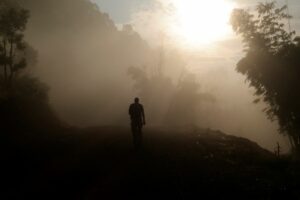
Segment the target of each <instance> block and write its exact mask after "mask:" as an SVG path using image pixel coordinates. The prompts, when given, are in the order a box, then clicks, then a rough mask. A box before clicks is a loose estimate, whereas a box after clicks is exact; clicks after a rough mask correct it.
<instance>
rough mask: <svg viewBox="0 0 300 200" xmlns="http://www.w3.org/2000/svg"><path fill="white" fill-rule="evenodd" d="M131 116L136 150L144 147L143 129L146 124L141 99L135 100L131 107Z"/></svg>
mask: <svg viewBox="0 0 300 200" xmlns="http://www.w3.org/2000/svg"><path fill="white" fill-rule="evenodd" d="M129 115H130V119H131V131H132V134H133V145H134V148H135V149H139V148H140V147H141V145H142V128H143V125H145V124H146V120H145V112H144V107H143V105H142V104H140V103H139V98H135V99H134V103H133V104H131V105H130V107H129Z"/></svg>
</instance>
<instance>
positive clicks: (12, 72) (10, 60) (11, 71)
mask: <svg viewBox="0 0 300 200" xmlns="http://www.w3.org/2000/svg"><path fill="white" fill-rule="evenodd" d="M13 53H14V43H13V39H11V40H10V50H9V69H10V74H9V79H8V84H9V86H11V85H12V80H13V77H14V54H13Z"/></svg>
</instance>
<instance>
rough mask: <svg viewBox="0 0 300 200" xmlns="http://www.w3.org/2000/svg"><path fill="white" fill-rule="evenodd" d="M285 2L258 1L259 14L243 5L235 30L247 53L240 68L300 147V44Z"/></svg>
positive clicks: (236, 12)
mask: <svg viewBox="0 0 300 200" xmlns="http://www.w3.org/2000/svg"><path fill="white" fill-rule="evenodd" d="M286 9H287V7H286V6H283V7H281V8H277V7H276V3H275V2H271V3H259V4H258V6H257V7H256V14H252V13H251V12H249V11H246V10H243V9H236V10H234V11H233V13H232V17H231V24H232V27H233V30H234V31H235V32H236V33H237V34H238V35H240V36H242V38H243V43H244V45H245V49H244V50H245V53H246V55H245V56H244V58H242V59H241V60H240V61H239V62H238V64H237V71H238V72H240V73H242V74H244V75H246V77H247V80H248V81H249V83H250V86H252V87H254V88H255V89H256V93H255V95H256V96H258V99H257V100H256V101H255V102H259V101H260V100H263V101H264V102H266V103H267V105H268V107H267V108H266V109H265V110H264V111H265V112H266V114H267V115H268V117H269V118H270V119H271V120H278V122H279V125H280V131H281V132H282V133H287V134H288V136H289V138H290V139H291V143H292V145H293V147H294V149H300V94H299V87H300V81H299V77H300V76H299V75H300V68H299V67H300V57H299V55H300V45H299V39H298V38H297V37H296V38H295V37H294V35H295V32H294V31H287V30H286V29H285V20H288V19H290V18H291V17H290V16H289V15H288V14H286V12H285V11H286Z"/></svg>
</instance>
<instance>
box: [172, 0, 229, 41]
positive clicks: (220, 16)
mask: <svg viewBox="0 0 300 200" xmlns="http://www.w3.org/2000/svg"><path fill="white" fill-rule="evenodd" d="M171 5H172V10H173V12H172V15H173V16H172V22H171V23H170V24H169V28H170V29H169V31H170V34H171V36H173V37H174V39H176V40H177V41H178V39H179V40H180V41H182V42H183V44H184V45H188V46H192V47H199V46H204V45H207V44H211V43H213V42H216V41H218V40H222V39H224V38H225V37H226V36H228V35H229V34H230V32H231V28H230V26H229V18H230V13H231V11H232V9H233V8H234V5H233V3H231V2H228V0H171Z"/></svg>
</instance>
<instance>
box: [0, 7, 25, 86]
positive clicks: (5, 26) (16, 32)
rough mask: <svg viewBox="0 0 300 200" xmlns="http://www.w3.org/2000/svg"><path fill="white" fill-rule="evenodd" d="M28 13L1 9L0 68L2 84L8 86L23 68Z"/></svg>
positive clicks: (6, 8) (9, 8) (14, 8)
mask: <svg viewBox="0 0 300 200" xmlns="http://www.w3.org/2000/svg"><path fill="white" fill-rule="evenodd" d="M28 18H29V12H28V11H27V10H25V9H19V8H16V7H2V8H1V12H0V66H2V67H3V79H4V84H5V85H8V86H10V85H11V84H12V81H13V79H14V76H15V74H16V73H17V72H18V71H20V70H21V69H23V68H25V67H26V65H27V63H26V58H25V57H26V55H25V51H26V43H25V42H24V40H23V38H24V31H25V28H26V24H27V20H28Z"/></svg>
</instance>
